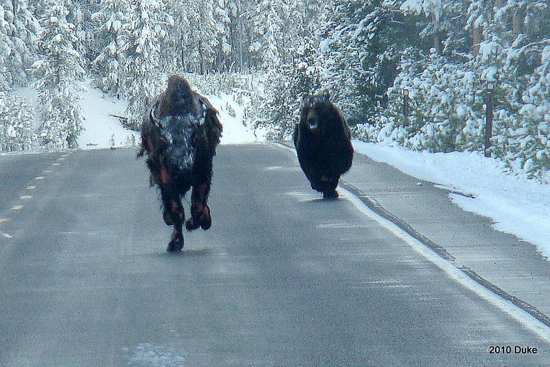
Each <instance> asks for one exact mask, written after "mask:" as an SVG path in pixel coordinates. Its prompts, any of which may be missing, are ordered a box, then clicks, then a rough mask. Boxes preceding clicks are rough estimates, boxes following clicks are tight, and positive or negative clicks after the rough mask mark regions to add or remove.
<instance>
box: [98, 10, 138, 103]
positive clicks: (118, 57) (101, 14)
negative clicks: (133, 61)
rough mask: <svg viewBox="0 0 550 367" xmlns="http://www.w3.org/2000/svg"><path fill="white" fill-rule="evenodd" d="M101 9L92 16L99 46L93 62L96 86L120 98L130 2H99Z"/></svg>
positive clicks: (127, 40)
mask: <svg viewBox="0 0 550 367" xmlns="http://www.w3.org/2000/svg"><path fill="white" fill-rule="evenodd" d="M101 6H102V7H101V9H100V10H99V11H97V12H96V13H94V14H93V15H92V19H93V20H94V21H95V24H96V25H97V28H96V29H97V32H96V33H97V34H98V37H97V38H98V39H99V40H100V41H99V42H100V44H101V51H100V53H99V55H97V57H96V58H95V59H94V60H93V65H94V67H95V68H96V74H97V75H98V78H97V84H98V85H99V86H100V87H101V88H102V89H103V90H104V91H105V92H109V93H111V94H112V95H115V96H118V97H120V96H121V93H122V92H123V81H124V80H125V64H126V58H125V56H126V52H127V50H128V47H129V39H130V32H129V31H128V24H129V21H130V13H129V10H130V9H131V7H130V2H129V1H126V0H102V1H101Z"/></svg>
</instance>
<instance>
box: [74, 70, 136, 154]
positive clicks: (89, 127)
mask: <svg viewBox="0 0 550 367" xmlns="http://www.w3.org/2000/svg"><path fill="white" fill-rule="evenodd" d="M84 86H85V87H86V92H84V93H83V95H82V99H81V100H80V105H81V108H82V115H83V116H84V122H83V125H84V131H83V132H82V134H81V135H80V136H79V137H78V146H79V148H81V149H103V148H111V147H122V146H133V145H136V144H137V143H138V142H139V139H138V138H139V133H138V132H136V131H131V130H128V129H125V128H124V127H122V125H121V124H120V121H119V119H118V118H117V117H115V116H125V109H126V102H125V101H123V100H119V99H116V98H114V97H110V96H107V95H106V94H105V93H103V92H102V91H101V90H99V89H97V88H94V87H93V86H91V83H90V81H89V80H88V81H86V82H85V83H84Z"/></svg>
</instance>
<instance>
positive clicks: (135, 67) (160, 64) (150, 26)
mask: <svg viewBox="0 0 550 367" xmlns="http://www.w3.org/2000/svg"><path fill="white" fill-rule="evenodd" d="M132 4H134V5H133V7H132V12H131V16H132V18H131V22H130V23H128V27H129V28H128V31H129V33H130V34H129V40H128V42H129V47H128V48H127V49H126V55H125V70H124V76H125V79H124V89H123V90H124V97H125V99H126V101H127V102H128V107H127V111H128V114H129V117H130V119H131V121H132V123H133V126H136V127H137V126H139V125H140V123H141V119H142V116H143V111H145V109H146V107H147V106H148V105H149V104H150V103H151V102H152V101H153V98H154V97H155V96H156V95H157V94H158V92H159V90H160V88H161V85H162V83H163V77H164V76H163V73H162V70H164V69H166V65H167V64H168V63H170V61H171V60H172V59H167V58H165V57H163V55H164V43H163V41H164V39H165V38H166V35H167V29H168V28H169V27H171V26H173V24H174V23H173V20H172V18H171V17H170V16H169V15H168V14H167V13H166V12H165V5H164V4H163V2H161V1H157V0H138V1H136V2H132Z"/></svg>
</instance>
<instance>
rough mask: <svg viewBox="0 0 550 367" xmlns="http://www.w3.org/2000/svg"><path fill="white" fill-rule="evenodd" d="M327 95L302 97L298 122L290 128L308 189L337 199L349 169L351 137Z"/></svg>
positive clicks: (342, 118)
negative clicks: (338, 187) (292, 128)
mask: <svg viewBox="0 0 550 367" xmlns="http://www.w3.org/2000/svg"><path fill="white" fill-rule="evenodd" d="M329 97H330V96H329V95H328V94H325V95H322V96H317V95H305V96H304V98H303V102H302V109H301V116H300V122H299V123H298V124H297V125H296V127H295V128H294V135H293V138H294V146H295V147H296V152H297V154H298V161H299V162H300V167H302V170H303V171H304V173H305V174H306V177H307V179H308V180H309V181H310V182H311V188H312V189H314V190H317V191H319V192H322V193H323V197H324V198H325V199H332V198H337V197H338V192H337V191H336V187H337V186H338V181H339V180H340V176H341V175H342V174H344V173H345V172H347V171H348V170H349V169H350V168H351V164H352V160H353V146H352V144H351V133H350V130H349V127H348V125H347V124H346V122H345V120H344V117H343V116H342V114H341V113H340V111H339V110H338V108H337V107H336V106H335V105H334V104H333V103H332V102H331V101H330V100H329Z"/></svg>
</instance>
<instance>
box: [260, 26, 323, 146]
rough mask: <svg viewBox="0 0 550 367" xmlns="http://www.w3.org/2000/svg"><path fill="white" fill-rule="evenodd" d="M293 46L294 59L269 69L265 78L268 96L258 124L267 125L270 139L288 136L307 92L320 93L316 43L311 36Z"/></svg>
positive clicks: (297, 117) (265, 126)
mask: <svg viewBox="0 0 550 367" xmlns="http://www.w3.org/2000/svg"><path fill="white" fill-rule="evenodd" d="M300 43H301V44H299V45H297V46H295V47H293V49H292V55H293V57H292V60H291V62H288V63H285V64H283V65H280V66H279V67H278V68H276V69H272V70H270V71H269V72H268V74H267V78H266V81H265V87H266V91H267V95H266V96H265V98H266V100H265V102H264V104H263V106H262V109H261V110H260V111H259V113H257V115H258V116H259V117H260V118H259V119H258V120H257V121H256V125H257V126H261V127H264V128H267V129H268V130H269V131H270V133H269V134H268V137H269V138H272V139H286V138H289V137H290V136H291V134H292V131H293V129H294V125H295V124H296V123H297V122H298V121H299V118H300V106H301V103H302V98H303V95H304V94H318V93H320V92H321V90H320V86H321V84H320V72H319V69H318V67H317V66H316V59H317V57H318V52H317V42H315V41H314V40H312V39H311V38H309V37H303V38H301V39H300Z"/></svg>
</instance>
